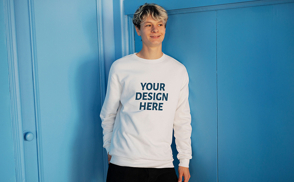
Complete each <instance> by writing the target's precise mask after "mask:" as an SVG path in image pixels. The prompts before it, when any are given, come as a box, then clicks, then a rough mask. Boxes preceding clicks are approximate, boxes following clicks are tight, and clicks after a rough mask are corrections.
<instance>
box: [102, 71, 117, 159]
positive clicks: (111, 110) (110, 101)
mask: <svg viewBox="0 0 294 182" xmlns="http://www.w3.org/2000/svg"><path fill="white" fill-rule="evenodd" d="M120 96H121V85H120V83H119V81H118V78H117V75H116V74H114V71H113V66H112V67H111V68H110V71H109V77H108V83H107V91H106V96H105V100H104V103H103V106H102V109H101V113H100V118H101V121H102V123H101V126H102V128H103V147H104V148H105V149H106V151H107V153H108V152H109V148H110V143H111V137H112V132H113V126H114V121H115V118H116V114H117V110H118V107H119V103H120Z"/></svg>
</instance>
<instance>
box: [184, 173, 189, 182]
mask: <svg viewBox="0 0 294 182" xmlns="http://www.w3.org/2000/svg"><path fill="white" fill-rule="evenodd" d="M184 178H185V181H184V182H189V179H190V175H189V174H186V175H185V176H184Z"/></svg>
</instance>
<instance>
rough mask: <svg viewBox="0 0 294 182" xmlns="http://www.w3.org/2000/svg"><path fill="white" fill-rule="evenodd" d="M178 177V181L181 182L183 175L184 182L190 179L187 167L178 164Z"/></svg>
mask: <svg viewBox="0 0 294 182" xmlns="http://www.w3.org/2000/svg"><path fill="white" fill-rule="evenodd" d="M178 170H179V179H178V182H182V180H183V179H182V177H183V176H184V179H185V181H184V182H188V181H189V179H190V177H191V176H190V171H189V168H187V167H183V166H179V169H178Z"/></svg>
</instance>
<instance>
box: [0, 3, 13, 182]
mask: <svg viewBox="0 0 294 182" xmlns="http://www.w3.org/2000/svg"><path fill="white" fill-rule="evenodd" d="M5 8H7V7H6V6H4V4H3V1H0V161H1V162H0V171H1V175H0V181H11V182H14V181H16V177H15V163H14V151H13V149H14V145H13V130H12V118H11V113H10V107H11V105H10V94H9V75H8V71H9V69H8V68H9V67H8V55H7V52H8V51H9V50H8V49H9V48H8V47H7V44H6V38H7V37H6V36H7V34H6V33H7V32H6V26H5V25H6V22H5V14H4V9H5Z"/></svg>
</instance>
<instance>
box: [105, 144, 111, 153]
mask: <svg viewBox="0 0 294 182" xmlns="http://www.w3.org/2000/svg"><path fill="white" fill-rule="evenodd" d="M109 148H110V145H109V146H107V147H105V149H106V152H107V154H108V153H109Z"/></svg>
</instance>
